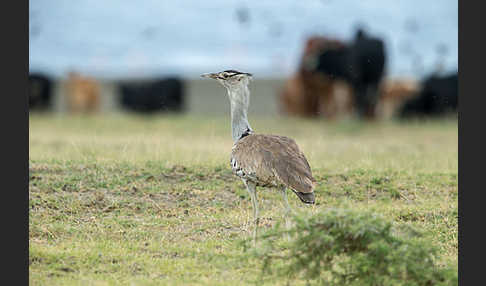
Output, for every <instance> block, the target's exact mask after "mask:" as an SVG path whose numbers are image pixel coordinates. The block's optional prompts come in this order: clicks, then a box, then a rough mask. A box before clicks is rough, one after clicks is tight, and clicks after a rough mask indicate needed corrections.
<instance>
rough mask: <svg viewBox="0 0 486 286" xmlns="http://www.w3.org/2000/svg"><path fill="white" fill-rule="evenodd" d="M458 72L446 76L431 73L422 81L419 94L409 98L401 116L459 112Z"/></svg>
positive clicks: (402, 108) (401, 111)
mask: <svg viewBox="0 0 486 286" xmlns="http://www.w3.org/2000/svg"><path fill="white" fill-rule="evenodd" d="M458 97H459V91H458V76H457V72H455V73H451V74H449V75H445V76H439V75H431V76H429V77H427V78H426V79H425V80H424V81H423V83H422V89H421V90H420V92H419V94H418V96H416V97H414V98H411V99H409V100H408V101H407V102H405V103H404V105H403V106H402V107H401V110H400V114H399V116H400V118H409V117H424V116H441V115H446V114H448V113H454V112H457V106H458Z"/></svg>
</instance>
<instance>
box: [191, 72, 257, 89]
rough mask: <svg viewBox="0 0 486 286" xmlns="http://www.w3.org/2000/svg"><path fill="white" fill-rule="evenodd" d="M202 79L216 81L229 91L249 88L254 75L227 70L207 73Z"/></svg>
mask: <svg viewBox="0 0 486 286" xmlns="http://www.w3.org/2000/svg"><path fill="white" fill-rule="evenodd" d="M201 77H205V78H212V79H215V80H217V81H218V82H219V83H221V84H222V85H223V86H224V87H226V88H227V89H229V90H234V89H238V88H240V87H243V86H247V85H248V83H249V82H250V80H251V78H252V74H251V73H246V72H239V71H236V70H226V71H222V72H217V73H205V74H202V75H201Z"/></svg>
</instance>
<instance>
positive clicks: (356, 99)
mask: <svg viewBox="0 0 486 286" xmlns="http://www.w3.org/2000/svg"><path fill="white" fill-rule="evenodd" d="M385 65H386V51H385V45H384V43H383V41H382V40H381V39H378V38H375V37H371V36H369V35H367V34H366V33H365V32H364V31H362V30H358V31H357V32H356V35H355V37H354V39H353V41H352V42H350V43H345V42H342V41H339V40H337V39H330V38H326V37H311V38H309V39H308V40H307V43H306V45H305V47H304V52H303V55H302V58H301V61H300V64H299V67H298V70H297V72H296V73H295V75H294V76H293V77H291V78H290V79H289V80H287V82H286V84H285V86H284V88H283V90H282V91H281V92H280V94H279V95H280V103H281V105H280V106H281V109H282V112H284V113H286V114H292V115H299V116H307V117H318V116H323V117H325V118H335V117H337V116H339V115H344V114H356V115H357V116H359V117H361V118H366V119H373V118H390V117H401V118H406V117H411V116H435V115H443V114H447V113H451V112H456V111H457V102H458V85H457V80H458V78H457V72H456V73H454V74H450V75H446V76H439V75H430V76H429V77H427V78H425V79H423V80H422V81H421V82H417V81H415V80H412V79H393V80H392V79H386V78H385Z"/></svg>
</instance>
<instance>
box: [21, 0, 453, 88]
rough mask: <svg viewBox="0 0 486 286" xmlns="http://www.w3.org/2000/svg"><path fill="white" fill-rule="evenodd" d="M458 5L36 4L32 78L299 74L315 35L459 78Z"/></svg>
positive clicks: (407, 1) (419, 71) (405, 70)
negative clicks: (373, 43) (366, 38)
mask: <svg viewBox="0 0 486 286" xmlns="http://www.w3.org/2000/svg"><path fill="white" fill-rule="evenodd" d="M457 9H458V8H457V0H456V1H452V0H440V1H439V0H429V1H423V0H422V1H419V0H390V1H383V0H362V1H359V0H354V1H351V0H320V1H317V0H302V1H295V0H294V1H291V0H279V1H276V0H274V1H269V0H258V1H229V0H212V1H195V0H193V1H189V0H177V1H163V0H147V1H126V0H116V1H114V0H101V1H100V0H77V1H61V0H57V1H56V0H42V1H41V0H30V7H29V33H30V41H29V64H30V70H31V71H46V72H48V73H50V74H52V75H54V76H57V77H62V76H64V75H65V73H66V72H67V71H69V70H70V69H75V70H78V71H81V72H84V73H87V74H90V75H93V76H97V77H101V78H119V77H150V76H159V75H169V74H176V75H181V76H184V77H197V76H198V75H199V74H200V73H203V72H210V71H220V70H223V69H228V68H232V69H238V70H243V71H248V72H252V73H254V74H255V76H258V77H281V76H288V75H290V74H292V73H293V72H294V71H295V68H296V66H297V64H298V61H299V58H300V55H301V52H302V48H303V43H304V41H305V39H306V37H307V36H309V35H315V34H321V35H327V36H335V37H338V38H341V39H343V40H348V39H350V38H351V37H352V36H353V33H354V31H355V29H356V27H357V26H358V25H360V24H361V25H364V27H365V28H366V29H367V30H368V31H369V33H371V34H374V35H377V36H380V37H383V39H384V40H385V44H386V48H387V52H388V59H389V61H388V65H387V73H388V74H389V75H391V76H410V77H421V76H423V75H425V74H427V73H429V72H432V71H433V70H435V69H436V68H437V64H438V63H439V62H442V66H443V68H444V69H445V71H451V70H457V49H458V47H457V46H458V35H457V33H458V17H457Z"/></svg>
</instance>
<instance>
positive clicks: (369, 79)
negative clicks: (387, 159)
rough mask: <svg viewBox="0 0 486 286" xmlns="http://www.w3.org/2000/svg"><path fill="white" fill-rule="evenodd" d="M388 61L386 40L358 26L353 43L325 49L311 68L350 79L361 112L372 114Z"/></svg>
mask: <svg viewBox="0 0 486 286" xmlns="http://www.w3.org/2000/svg"><path fill="white" fill-rule="evenodd" d="M385 62H386V54H385V47H384V43H383V41H382V40H380V39H378V38H373V37H369V36H368V35H366V34H365V32H364V31H362V30H358V31H357V33H356V36H355V39H354V42H352V43H351V44H350V45H344V46H342V47H338V48H335V49H328V50H325V51H322V53H320V54H319V55H318V58H317V61H316V62H315V63H313V66H310V70H313V71H314V72H319V73H323V74H325V75H326V76H328V77H329V78H331V79H343V80H345V81H347V82H348V83H349V84H350V85H351V86H352V88H353V92H354V101H355V104H356V109H357V111H358V114H359V115H360V116H363V117H367V118H373V117H374V116H375V109H376V105H377V102H378V98H379V96H378V86H379V84H380V81H381V79H382V77H383V74H384V70H385Z"/></svg>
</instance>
